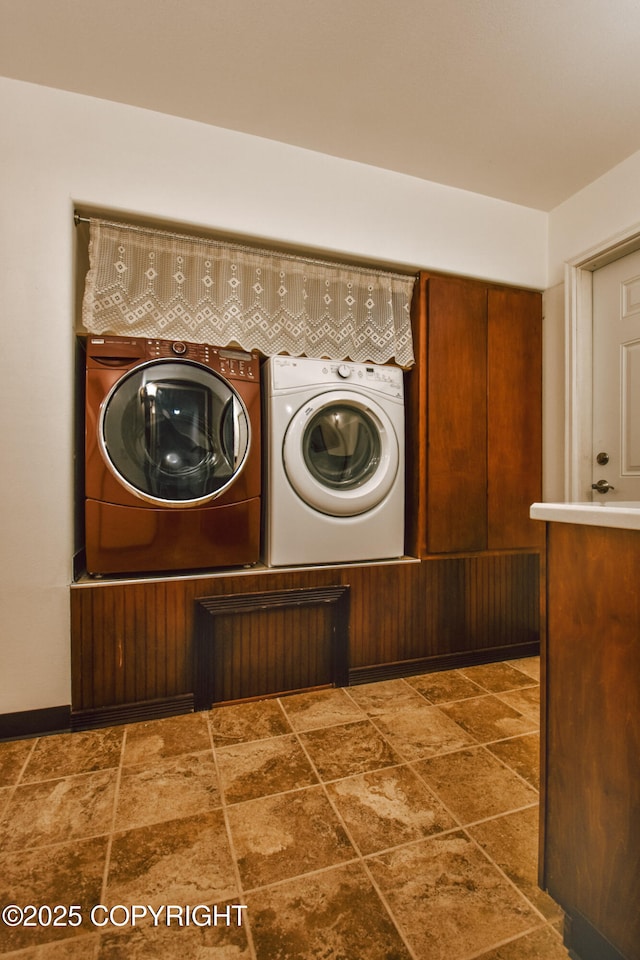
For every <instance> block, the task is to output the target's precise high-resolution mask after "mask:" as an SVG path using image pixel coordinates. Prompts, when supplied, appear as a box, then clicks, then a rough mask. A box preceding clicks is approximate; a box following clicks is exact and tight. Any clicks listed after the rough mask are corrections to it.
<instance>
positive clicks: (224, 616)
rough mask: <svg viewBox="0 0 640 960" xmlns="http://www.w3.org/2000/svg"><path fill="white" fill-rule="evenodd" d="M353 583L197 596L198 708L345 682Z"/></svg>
mask: <svg viewBox="0 0 640 960" xmlns="http://www.w3.org/2000/svg"><path fill="white" fill-rule="evenodd" d="M349 602H350V598H349V587H348V586H329V587H314V588H310V589H302V590H279V591H272V592H268V593H249V594H233V595H227V596H221V597H200V598H197V599H196V600H195V601H194V608H195V615H194V677H193V689H194V708H195V709H196V710H208V709H209V707H211V706H212V704H217V703H229V702H233V701H236V700H247V699H251V698H253V697H260V696H273V695H275V694H278V693H290V692H293V691H296V690H307V689H310V688H317V687H323V686H346V685H347V684H348V682H349V680H348V670H349Z"/></svg>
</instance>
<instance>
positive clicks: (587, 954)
mask: <svg viewBox="0 0 640 960" xmlns="http://www.w3.org/2000/svg"><path fill="white" fill-rule="evenodd" d="M548 555H549V558H548V632H547V639H546V643H545V644H544V646H543V651H542V653H543V656H542V666H543V675H542V681H543V682H542V694H543V703H542V708H543V709H542V724H543V729H542V734H543V736H542V744H543V765H542V769H543V789H542V792H541V801H542V802H541V814H542V818H541V836H542V841H543V842H542V858H541V886H543V887H544V888H546V889H547V890H548V891H549V892H550V893H551V895H552V896H553V897H554V898H555V899H556V900H557V901H558V903H559V904H560V905H561V906H562V908H563V909H564V910H565V911H566V913H567V921H568V922H567V924H566V928H565V943H566V944H567V946H568V947H570V948H571V950H572V951H574V952H573V953H572V956H577V957H580V958H581V960H622V958H624V960H640V910H639V909H638V898H639V895H640V712H639V709H638V703H639V700H640V637H639V635H638V625H639V623H640V593H639V592H638V584H639V583H640V531H636V530H615V529H607V528H605V527H595V526H586V525H585V526H579V525H575V524H571V523H549V525H548Z"/></svg>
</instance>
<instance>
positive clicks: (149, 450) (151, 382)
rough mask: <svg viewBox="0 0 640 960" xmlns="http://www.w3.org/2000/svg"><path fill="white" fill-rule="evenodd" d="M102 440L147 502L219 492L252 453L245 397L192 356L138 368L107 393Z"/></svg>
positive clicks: (114, 465)
mask: <svg viewBox="0 0 640 960" xmlns="http://www.w3.org/2000/svg"><path fill="white" fill-rule="evenodd" d="M99 438H100V445H101V449H102V452H103V455H104V457H105V459H106V462H107V464H108V465H109V466H110V468H111V469H112V470H113V472H114V473H115V475H116V477H117V478H118V480H120V482H121V483H123V484H124V486H126V487H127V488H128V489H129V490H131V491H132V492H133V493H135V494H137V495H138V496H139V497H141V498H142V499H144V500H148V501H150V502H152V503H159V504H162V505H164V506H166V505H170V506H176V507H188V506H192V505H193V504H196V503H204V502H206V501H208V500H212V499H214V498H215V497H217V496H219V495H220V494H221V493H222V492H223V491H224V490H225V489H226V488H227V487H228V486H229V484H230V483H232V482H233V480H234V479H235V477H236V476H237V475H238V473H239V471H240V470H241V469H242V467H243V465H244V463H245V460H246V457H247V453H248V451H249V442H250V430H249V418H248V414H247V411H246V408H245V406H244V403H243V402H242V400H241V398H240V397H239V396H238V394H237V393H236V392H235V391H234V389H233V387H232V386H231V385H230V384H229V383H228V382H227V381H226V380H224V379H223V378H222V377H220V376H218V374H216V373H214V372H213V371H212V370H209V369H208V367H204V366H201V365H200V364H198V363H193V362H192V361H189V360H178V361H173V360H156V361H152V362H150V363H147V364H143V365H141V366H139V367H136V368H135V370H132V371H131V372H130V373H129V374H127V375H126V376H125V377H124V378H123V379H122V380H119V381H118V382H117V383H116V384H115V386H114V387H113V388H112V390H111V392H110V393H109V394H108V396H107V398H106V400H105V402H104V404H103V407H102V413H101V418H100V427H99Z"/></svg>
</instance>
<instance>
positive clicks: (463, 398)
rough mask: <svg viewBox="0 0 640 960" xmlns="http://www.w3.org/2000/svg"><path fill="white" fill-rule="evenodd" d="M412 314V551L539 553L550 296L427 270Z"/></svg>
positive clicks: (424, 554)
mask: <svg viewBox="0 0 640 960" xmlns="http://www.w3.org/2000/svg"><path fill="white" fill-rule="evenodd" d="M413 313H414V335H415V348H416V368H415V370H414V371H413V372H412V373H411V374H410V376H409V382H408V408H409V409H408V416H409V441H410V442H409V444H408V452H409V457H410V466H409V476H410V477H411V480H410V488H409V494H410V496H409V511H408V517H409V523H408V541H409V549H410V550H411V551H412V552H413V553H415V554H416V555H417V556H420V557H424V556H429V555H431V554H440V553H460V552H470V551H471V552H477V551H486V550H511V549H526V548H532V547H538V548H539V547H541V546H542V544H543V543H544V525H543V524H541V523H539V522H536V521H532V520H530V519H529V507H530V505H531V503H533V502H534V501H536V500H539V499H541V485H542V439H541V438H542V369H541V367H542V312H541V296H540V294H539V293H536V292H533V291H528V290H519V289H514V288H509V287H498V286H494V285H490V284H485V283H481V282H479V281H475V280H467V279H463V278H457V277H443V276H435V275H430V274H426V273H423V274H421V275H420V278H419V281H418V285H417V290H416V296H415V299H414V308H413Z"/></svg>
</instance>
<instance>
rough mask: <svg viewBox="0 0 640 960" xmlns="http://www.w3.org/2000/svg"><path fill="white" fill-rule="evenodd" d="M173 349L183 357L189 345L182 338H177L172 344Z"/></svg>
mask: <svg viewBox="0 0 640 960" xmlns="http://www.w3.org/2000/svg"><path fill="white" fill-rule="evenodd" d="M171 349H172V350H173V352H174V353H175V354H177V355H178V356H179V357H181V356H182V355H183V354H185V353H186V352H187V345H186V343H184V342H183V341H182V340H176V341H175V342H174V343H172V344H171Z"/></svg>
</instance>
